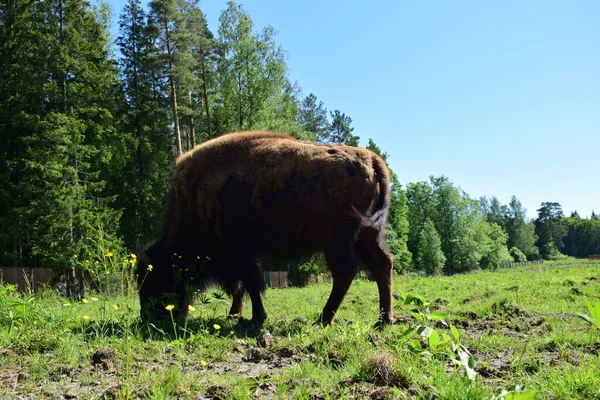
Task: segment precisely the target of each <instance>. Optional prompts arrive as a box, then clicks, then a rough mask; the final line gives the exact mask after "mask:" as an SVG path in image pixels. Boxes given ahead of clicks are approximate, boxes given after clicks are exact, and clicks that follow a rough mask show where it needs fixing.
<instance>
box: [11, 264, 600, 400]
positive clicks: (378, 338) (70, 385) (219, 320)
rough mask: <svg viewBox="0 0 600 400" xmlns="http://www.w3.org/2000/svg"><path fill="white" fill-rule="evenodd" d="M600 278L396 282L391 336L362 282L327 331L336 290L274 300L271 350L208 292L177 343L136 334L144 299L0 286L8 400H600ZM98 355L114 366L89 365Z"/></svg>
mask: <svg viewBox="0 0 600 400" xmlns="http://www.w3.org/2000/svg"><path fill="white" fill-rule="evenodd" d="M599 272H600V262H596V263H591V262H583V261H573V260H566V261H560V262H552V263H545V264H543V265H536V266H533V267H520V268H514V269H503V270H500V271H498V272H475V273H470V274H465V275H457V276H452V277H417V276H400V277H396V279H395V282H394V290H395V294H396V296H397V297H398V299H397V300H396V301H395V303H394V309H395V315H396V316H397V317H398V323H397V324H395V325H393V326H390V327H386V328H385V329H383V330H382V331H379V330H376V329H375V328H374V327H373V326H374V325H375V323H376V309H377V300H378V294H377V289H376V285H375V284H374V283H372V282H366V281H355V282H354V283H353V285H352V287H351V289H350V291H349V293H348V295H347V296H346V298H345V300H344V302H343V303H342V307H341V308H340V310H339V313H338V315H337V318H336V322H337V324H336V325H335V326H333V327H325V328H323V327H320V326H315V325H313V322H314V321H316V320H317V317H318V315H319V313H320V311H321V308H322V307H323V305H324V304H325V301H326V299H327V297H328V295H329V291H330V289H331V286H330V285H329V284H319V285H316V286H312V287H308V288H303V289H268V290H267V292H266V293H265V296H264V300H265V307H266V309H267V312H268V313H269V318H268V320H267V322H266V325H265V329H267V330H268V331H269V332H270V333H271V334H272V335H273V336H274V343H273V344H272V345H271V346H269V347H268V348H260V347H258V345H257V336H258V335H259V332H257V331H255V330H253V329H251V328H248V327H245V326H244V325H239V324H237V321H236V320H233V319H228V318H227V317H226V313H227V310H228V308H229V300H228V299H219V296H218V295H215V296H213V295H212V294H210V293H209V294H208V296H206V297H205V299H208V300H205V301H204V302H197V304H196V307H197V309H196V311H194V312H193V313H192V317H191V318H190V319H189V320H188V321H187V323H186V326H185V329H184V327H183V326H177V327H175V328H176V330H175V332H176V333H174V327H173V326H172V324H171V323H170V322H169V323H167V324H164V325H163V326H161V327H148V326H140V325H139V324H138V322H137V315H138V313H139V304H138V302H137V299H136V298H115V299H109V298H104V297H102V296H98V300H96V301H95V300H93V299H92V297H91V296H90V297H88V298H87V300H88V303H87V304H84V303H71V302H69V301H68V300H66V299H64V298H62V297H59V296H57V295H55V294H53V293H52V292H50V291H46V292H42V293H38V294H35V295H29V296H26V295H22V294H18V293H16V292H15V291H14V290H12V289H11V288H10V287H7V286H0V398H19V397H20V398H84V399H87V398H107V399H133V398H147V399H169V398H173V399H175V398H184V399H187V398H189V399H194V398H234V399H251V398H252V399H253V398H273V399H277V398H281V399H288V398H297V399H329V398H380V399H384V398H423V399H430V398H442V399H492V398H502V396H501V393H507V392H511V391H513V390H514V388H515V387H518V388H519V390H520V391H524V393H522V394H521V397H517V396H515V397H514V398H534V397H527V395H530V396H531V395H534V394H535V392H537V398H538V399H546V398H548V399H550V398H551V399H592V398H600V356H599V352H600V329H598V328H597V327H596V326H595V325H594V324H593V323H592V322H590V321H589V320H588V321H586V320H585V319H584V318H581V317H580V316H578V314H585V315H589V310H590V309H589V308H588V304H592V305H593V304H596V303H595V302H596V301H598V300H599V299H600V274H599ZM407 294H414V295H416V296H419V297H420V298H421V299H423V300H424V301H425V303H426V304H424V305H419V303H418V301H417V303H414V302H413V303H411V304H405V301H404V300H403V299H405V298H407ZM408 299H410V296H409V297H408ZM249 308H250V307H247V309H249ZM415 309H416V311H418V312H417V313H416V314H413V313H414V311H415ZM428 309H429V310H428ZM419 315H421V316H423V320H424V321H425V322H423V321H419V320H418V319H417V318H416V317H415V316H417V317H418V316H419ZM427 315H429V318H428V317H427ZM84 316H87V317H89V319H84V318H83V317H84ZM249 317H250V315H246V318H249ZM441 318H443V319H442V320H440V319H441ZM451 325H452V326H455V327H456V328H457V330H458V335H459V336H458V337H455V336H454V335H453V334H452V332H451V330H450V326H451ZM419 326H421V328H418V327H419ZM425 327H427V328H429V329H425ZM432 330H433V331H435V333H434V334H431V332H432ZM418 332H422V335H420V334H419V333H418ZM428 334H430V335H429V337H427V335H428ZM432 336H435V337H436V338H437V339H434V338H433V337H432ZM461 346H462V347H461ZM106 349H108V350H106ZM97 350H103V351H105V352H110V351H112V353H114V359H113V360H110V361H109V362H107V363H100V364H97V365H93V364H92V355H93V354H94V353H95V352H96V351H97ZM463 350H464V353H462V355H463V359H462V364H461V358H460V354H459V353H460V352H461V351H463ZM469 354H470V355H471V357H472V358H471V360H470V362H471V367H472V370H473V371H474V373H475V375H474V378H472V379H470V378H469V377H468V376H467V373H466V372H467V370H469ZM473 362H474V365H473ZM503 391H504V392H503ZM495 396H496V397H495ZM505 398H507V399H508V398H511V397H510V395H507V396H506V397H505Z"/></svg>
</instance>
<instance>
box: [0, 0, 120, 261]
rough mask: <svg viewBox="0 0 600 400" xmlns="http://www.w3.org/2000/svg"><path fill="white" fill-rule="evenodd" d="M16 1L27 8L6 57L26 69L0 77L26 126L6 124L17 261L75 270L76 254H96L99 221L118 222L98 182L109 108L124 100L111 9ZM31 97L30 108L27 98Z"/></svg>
mask: <svg viewBox="0 0 600 400" xmlns="http://www.w3.org/2000/svg"><path fill="white" fill-rule="evenodd" d="M13 4H14V5H15V6H16V7H17V8H19V7H20V10H17V9H15V10H13V11H16V13H15V14H12V15H13V17H16V16H19V17H18V18H13V20H12V21H11V22H10V23H11V24H12V26H13V27H14V28H15V29H10V30H9V32H3V33H2V34H3V35H4V34H5V33H6V34H7V39H8V41H6V42H4V41H3V42H4V43H5V45H4V47H3V52H4V51H8V52H9V53H11V54H12V55H9V60H10V62H11V64H10V65H15V64H13V63H12V61H17V62H19V63H21V65H19V66H18V69H19V75H21V76H22V78H17V77H14V76H13V78H11V79H8V80H7V81H4V79H3V80H2V81H3V84H5V85H7V87H6V89H8V90H9V91H8V94H9V96H11V97H10V98H8V99H7V103H6V104H7V105H8V107H10V108H5V109H3V110H4V112H7V111H8V112H10V113H12V114H14V115H18V117H17V118H18V119H20V120H21V121H19V123H18V125H16V124H14V123H15V122H17V121H16V119H12V118H9V119H8V121H9V123H8V124H7V125H5V127H6V129H7V132H6V133H7V138H9V140H10V143H9V144H8V149H10V150H9V151H10V152H11V154H8V155H9V157H8V163H7V164H8V168H9V169H8V175H9V176H10V177H11V180H10V183H11V186H10V187H9V191H12V192H13V193H14V194H15V195H16V196H15V199H16V202H18V203H20V204H12V205H11V213H10V215H7V217H8V221H6V222H8V224H9V226H12V227H14V229H15V230H14V231H13V232H12V237H13V239H12V242H13V243H12V246H11V247H12V248H13V250H16V251H14V252H13V253H12V256H11V257H12V258H13V259H16V260H17V261H18V262H22V263H27V264H29V265H31V264H34V265H44V266H55V267H60V268H65V267H69V266H71V265H73V263H74V262H73V257H72V256H73V255H74V254H75V255H78V254H81V253H83V252H85V251H86V249H88V248H89V247H88V246H89V245H90V241H91V239H92V237H93V236H94V235H95V234H96V232H97V229H98V226H99V225H102V229H104V230H105V231H107V232H109V233H111V232H113V233H114V229H115V228H116V225H117V223H118V213H115V212H112V211H111V209H110V201H111V198H110V197H109V196H107V194H106V193H104V192H103V188H104V182H103V181H102V179H101V178H100V175H101V173H102V171H103V169H104V168H105V167H106V166H107V165H108V163H109V161H110V158H111V156H112V152H111V147H110V141H111V138H112V137H113V136H114V125H113V111H114V109H113V108H112V106H111V105H110V104H114V103H115V102H117V103H118V99H117V101H115V93H116V91H115V89H116V85H115V82H116V69H115V68H114V67H113V65H112V63H111V62H110V60H109V59H108V51H107V50H108V43H107V39H108V33H107V30H106V26H105V25H103V22H104V21H105V16H106V11H105V10H104V9H99V10H92V9H91V8H90V7H89V5H88V3H87V2H84V1H77V0H54V1H46V2H40V3H38V2H29V3H25V2H23V3H19V2H17V3H13ZM23 12H26V13H29V14H30V15H29V16H27V17H25V14H24V13H23ZM2 15H3V17H4V16H6V17H10V15H11V12H9V13H8V14H5V13H2ZM20 28H24V29H26V30H27V32H26V33H25V32H24V31H21V30H20ZM17 36H18V39H17ZM11 39H15V40H11ZM32 49H35V52H33V50H32ZM33 53H35V54H33ZM0 58H2V59H4V56H2V57H0ZM11 58H12V60H11ZM9 73H10V68H9ZM25 77H26V80H27V82H26V84H25V82H24V80H25V79H24V78H25ZM21 79H22V80H23V81H22V82H20V80H21ZM23 84H25V85H24V86H23ZM21 89H24V90H21ZM24 95H27V97H28V99H27V102H30V104H29V105H26V104H24V103H23V102H22V99H24V97H23V96H24ZM117 98H118V96H117ZM2 104H5V103H4V101H3V102H2ZM11 119H12V121H11ZM3 136H4V135H3ZM13 150H17V151H16V152H12V151H13ZM92 161H93V162H94V163H93V164H92Z"/></svg>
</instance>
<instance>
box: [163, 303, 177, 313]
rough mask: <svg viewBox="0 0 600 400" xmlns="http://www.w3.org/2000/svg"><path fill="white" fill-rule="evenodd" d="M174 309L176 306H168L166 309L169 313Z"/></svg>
mask: <svg viewBox="0 0 600 400" xmlns="http://www.w3.org/2000/svg"><path fill="white" fill-rule="evenodd" d="M174 308H175V306H174V305H173V304H169V305H168V306H166V307H165V309H167V310H168V311H171V310H172V309H174Z"/></svg>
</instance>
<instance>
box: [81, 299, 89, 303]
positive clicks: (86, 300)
mask: <svg viewBox="0 0 600 400" xmlns="http://www.w3.org/2000/svg"><path fill="white" fill-rule="evenodd" d="M81 302H82V303H83V304H87V303H89V301H88V299H85V298H83V299H81Z"/></svg>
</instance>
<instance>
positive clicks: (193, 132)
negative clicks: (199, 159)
mask: <svg viewBox="0 0 600 400" xmlns="http://www.w3.org/2000/svg"><path fill="white" fill-rule="evenodd" d="M188 96H189V98H190V109H191V110H192V111H193V110H194V108H193V107H192V91H191V90H189V91H188ZM190 141H191V143H190V148H191V149H193V148H194V147H196V128H195V127H194V114H193V113H192V115H191V116H190Z"/></svg>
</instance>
